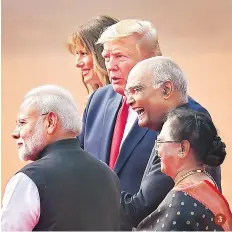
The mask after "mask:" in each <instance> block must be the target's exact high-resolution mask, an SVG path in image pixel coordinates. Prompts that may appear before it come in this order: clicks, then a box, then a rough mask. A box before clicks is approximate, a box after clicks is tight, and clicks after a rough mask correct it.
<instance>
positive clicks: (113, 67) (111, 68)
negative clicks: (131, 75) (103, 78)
mask: <svg viewBox="0 0 232 232" xmlns="http://www.w3.org/2000/svg"><path fill="white" fill-rule="evenodd" d="M106 68H107V70H108V71H116V70H117V64H116V62H115V60H114V59H112V58H111V59H109V61H108V62H107V64H106Z"/></svg>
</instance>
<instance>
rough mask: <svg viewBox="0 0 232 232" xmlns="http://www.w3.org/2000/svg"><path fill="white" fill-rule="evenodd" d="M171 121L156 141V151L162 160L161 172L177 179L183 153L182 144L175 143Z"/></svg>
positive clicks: (166, 123) (167, 122)
mask: <svg viewBox="0 0 232 232" xmlns="http://www.w3.org/2000/svg"><path fill="white" fill-rule="evenodd" d="M171 127H172V124H171V121H166V122H165V123H164V125H163V127H162V130H161V132H160V134H159V135H158V137H157V141H156V151H157V152H158V156H159V157H160V160H161V171H162V172H163V173H165V174H166V175H167V176H170V177H172V178H175V176H176V174H177V172H178V170H179V168H180V166H181V164H182V163H181V159H180V158H179V157H178V154H179V152H180V151H181V143H180V142H178V141H177V142H175V141H174V139H173V138H172V136H171V135H170V128H171Z"/></svg>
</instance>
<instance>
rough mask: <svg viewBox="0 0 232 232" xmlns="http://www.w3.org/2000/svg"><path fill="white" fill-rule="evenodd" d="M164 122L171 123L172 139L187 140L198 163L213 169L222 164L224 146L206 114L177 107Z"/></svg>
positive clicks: (224, 153)
mask: <svg viewBox="0 0 232 232" xmlns="http://www.w3.org/2000/svg"><path fill="white" fill-rule="evenodd" d="M166 120H168V121H170V123H171V134H170V135H171V136H172V138H173V139H174V140H175V141H182V140H188V141H189V143H190V146H191V148H192V149H194V150H195V153H196V156H197V157H196V158H197V159H198V160H199V161H201V162H203V163H204V164H206V165H209V166H213V167H216V166H219V165H220V164H222V163H223V161H224V159H225V156H226V150H225V148H226V145H225V143H224V142H222V140H221V138H220V137H219V136H218V134H217V129H216V128H215V126H214V123H213V121H212V119H211V118H210V116H209V115H208V114H206V113H202V112H198V111H194V110H190V109H188V108H186V107H179V108H177V109H175V110H173V111H171V112H170V113H169V114H168V116H167V118H166Z"/></svg>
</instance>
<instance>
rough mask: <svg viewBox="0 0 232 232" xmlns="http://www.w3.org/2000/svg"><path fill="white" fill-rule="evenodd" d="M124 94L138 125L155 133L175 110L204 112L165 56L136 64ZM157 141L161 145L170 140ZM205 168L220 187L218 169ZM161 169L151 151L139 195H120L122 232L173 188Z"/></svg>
mask: <svg viewBox="0 0 232 232" xmlns="http://www.w3.org/2000/svg"><path fill="white" fill-rule="evenodd" d="M125 95H126V97H127V103H128V104H129V105H130V107H131V108H132V109H133V110H134V111H136V112H137V114H138V124H139V126H141V127H146V128H149V129H152V130H154V131H158V132H159V131H160V130H161V128H162V125H163V123H164V120H165V117H166V116H167V114H168V112H169V111H171V110H173V109H175V108H178V107H187V108H191V109H194V110H197V111H203V112H204V111H205V110H203V109H202V108H201V107H199V105H198V104H193V103H191V104H189V97H188V93H187V80H186V77H185V74H184V72H183V71H182V70H181V69H180V67H179V66H178V65H177V64H176V63H175V62H174V61H172V60H171V59H170V58H168V57H163V56H157V57H153V58H149V59H146V60H143V61H141V62H139V63H138V64H137V65H135V66H134V68H133V69H132V70H131V72H130V73H129V76H128V80H127V84H126V88H125ZM159 142H160V143H162V144H163V143H168V142H169V141H162V142H161V141H159ZM181 149H184V148H183V147H181ZM181 152H182V153H183V152H184V150H181V151H180V153H181ZM206 168H207V169H208V172H210V173H211V175H212V176H213V177H214V178H215V180H216V182H217V184H219V186H220V178H218V173H219V174H220V168H212V169H211V168H209V167H206ZM160 169H161V167H160V159H159V157H158V155H157V153H156V152H155V150H154V151H153V152H152V154H151V156H150V159H149V162H148V165H147V168H146V171H145V173H144V176H143V179H142V182H141V186H140V189H139V191H138V193H136V194H134V195H132V194H130V193H126V192H122V195H121V197H122V199H121V206H122V211H121V213H122V215H121V229H128V227H130V226H134V227H136V226H137V225H138V223H139V221H141V220H142V219H143V218H144V216H145V215H146V216H148V215H149V214H150V213H151V212H152V211H154V210H155V209H156V208H157V207H158V205H159V204H160V203H161V202H162V200H163V199H164V198H165V196H166V194H167V193H168V192H169V191H170V190H171V189H172V187H173V186H174V182H173V180H172V179H171V178H170V177H168V176H166V175H164V174H162V173H161V171H160ZM217 172H218V173H217ZM123 223H124V224H123ZM130 223H131V225H130V226H129V225H128V224H130Z"/></svg>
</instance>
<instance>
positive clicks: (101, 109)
mask: <svg viewBox="0 0 232 232" xmlns="http://www.w3.org/2000/svg"><path fill="white" fill-rule="evenodd" d="M98 43H101V44H103V46H104V50H103V53H102V55H103V57H104V59H105V65H106V68H107V70H108V74H109V78H110V81H111V85H107V86H105V87H102V88H100V89H98V90H97V91H95V92H94V93H93V94H92V95H91V97H90V98H89V101H88V104H87V106H86V109H85V111H84V116H83V130H82V133H81V135H80V136H79V140H80V144H81V146H82V148H84V149H85V150H86V151H88V152H89V153H90V154H92V155H93V156H94V157H96V158H97V159H100V160H102V161H104V162H105V163H107V164H108V165H109V166H110V167H111V168H112V169H113V170H114V171H115V172H116V173H117V175H118V177H119V179H120V185H121V190H122V191H125V192H128V193H131V194H136V193H137V192H138V191H139V189H140V183H141V180H142V177H143V174H144V170H145V168H146V166H147V162H148V160H149V157H150V155H151V152H152V148H153V146H154V142H155V139H156V137H157V132H158V131H154V130H151V129H148V128H143V127H139V125H138V119H137V116H138V115H137V113H136V112H135V111H133V109H132V108H131V107H128V105H127V104H126V98H125V96H124V90H125V86H126V82H127V78H128V74H129V72H130V71H131V69H132V68H133V67H134V66H135V65H136V64H137V63H138V62H140V61H142V60H145V59H147V58H150V57H154V56H160V55H161V51H160V49H159V43H158V37H157V33H156V30H155V28H154V27H153V26H152V24H151V23H150V22H148V21H141V20H135V19H127V20H122V21H120V22H118V23H116V24H114V25H112V26H110V27H109V28H107V29H106V30H105V31H104V32H103V34H102V35H101V37H100V38H99V41H98ZM188 104H189V106H190V107H191V108H193V109H199V110H201V111H206V110H205V109H204V108H203V107H202V106H200V105H199V104H198V103H197V102H196V101H194V100H193V99H192V98H190V97H189V99H188ZM157 112H158V109H157ZM93 144H95V146H93ZM156 162H157V166H156V167H155V168H154V175H153V182H152V184H153V188H154V189H156V194H155V195H154V192H153V193H152V194H153V196H152V195H149V198H146V199H144V198H143V193H142V192H140V193H141V194H138V197H137V198H136V199H135V201H133V199H134V198H131V197H130V195H129V196H128V195H126V196H128V197H124V195H123V197H122V199H121V203H122V206H123V209H128V210H125V214H126V215H128V217H127V218H128V227H122V228H121V229H131V228H129V227H130V226H131V227H132V226H136V225H137V224H138V223H139V222H140V221H141V220H142V219H143V218H144V217H146V216H147V215H148V214H149V212H151V211H152V210H151V208H152V206H153V205H157V204H159V203H160V199H162V197H165V195H166V193H167V191H169V190H170V189H171V188H172V182H171V181H170V180H169V179H168V178H167V177H166V176H165V175H163V174H162V173H161V172H160V163H159V161H158V160H157V161H156ZM214 174H215V173H214ZM216 179H217V180H218V184H219V185H220V175H216ZM159 186H162V187H164V189H163V191H162V189H161V190H160V189H159ZM147 194H149V193H148V192H147ZM125 205H126V207H124V206H125ZM148 206H149V207H148Z"/></svg>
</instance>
